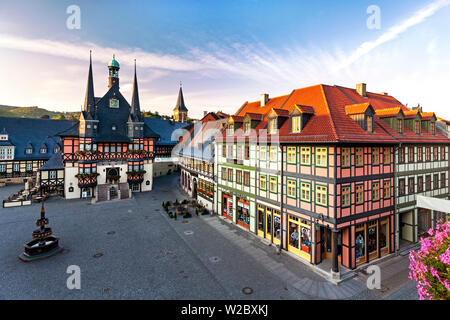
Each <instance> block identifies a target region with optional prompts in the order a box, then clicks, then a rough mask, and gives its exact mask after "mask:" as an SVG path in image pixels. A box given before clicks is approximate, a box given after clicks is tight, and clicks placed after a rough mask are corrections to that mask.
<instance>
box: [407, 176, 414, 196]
mask: <svg viewBox="0 0 450 320" xmlns="http://www.w3.org/2000/svg"><path fill="white" fill-rule="evenodd" d="M414 190H415V183H414V177H411V178H409V179H408V193H409V194H414Z"/></svg>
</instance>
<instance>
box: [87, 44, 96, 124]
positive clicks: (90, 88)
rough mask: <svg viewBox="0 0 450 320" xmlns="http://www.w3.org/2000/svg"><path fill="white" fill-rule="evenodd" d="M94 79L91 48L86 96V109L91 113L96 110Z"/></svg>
mask: <svg viewBox="0 0 450 320" xmlns="http://www.w3.org/2000/svg"><path fill="white" fill-rule="evenodd" d="M94 105H95V99H94V80H93V77H92V50H89V74H88V81H87V86H86V97H85V100H84V111H87V112H89V113H90V114H91V115H92V113H93V112H94Z"/></svg>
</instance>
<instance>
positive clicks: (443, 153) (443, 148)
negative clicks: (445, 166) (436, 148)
mask: <svg viewBox="0 0 450 320" xmlns="http://www.w3.org/2000/svg"><path fill="white" fill-rule="evenodd" d="M441 160H442V161H444V160H445V146H441Z"/></svg>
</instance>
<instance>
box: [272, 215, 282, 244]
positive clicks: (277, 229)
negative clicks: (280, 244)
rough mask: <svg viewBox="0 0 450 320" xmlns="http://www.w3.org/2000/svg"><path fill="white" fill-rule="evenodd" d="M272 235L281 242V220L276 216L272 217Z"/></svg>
mask: <svg viewBox="0 0 450 320" xmlns="http://www.w3.org/2000/svg"><path fill="white" fill-rule="evenodd" d="M273 234H274V237H275V238H277V239H278V240H281V218H280V217H279V216H277V215H274V217H273Z"/></svg>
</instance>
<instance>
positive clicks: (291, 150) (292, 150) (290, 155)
mask: <svg viewBox="0 0 450 320" xmlns="http://www.w3.org/2000/svg"><path fill="white" fill-rule="evenodd" d="M287 163H290V164H296V163H297V147H288V148H287Z"/></svg>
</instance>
